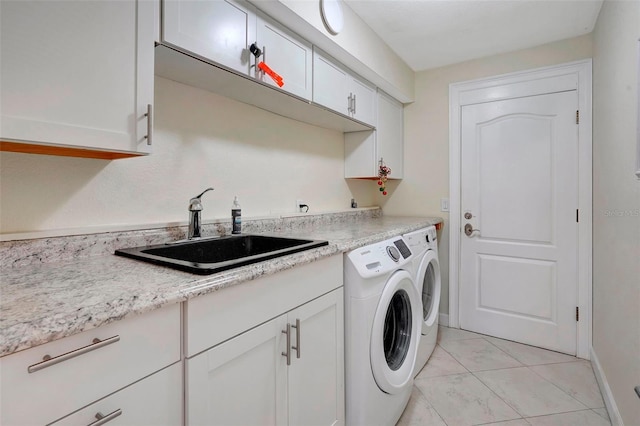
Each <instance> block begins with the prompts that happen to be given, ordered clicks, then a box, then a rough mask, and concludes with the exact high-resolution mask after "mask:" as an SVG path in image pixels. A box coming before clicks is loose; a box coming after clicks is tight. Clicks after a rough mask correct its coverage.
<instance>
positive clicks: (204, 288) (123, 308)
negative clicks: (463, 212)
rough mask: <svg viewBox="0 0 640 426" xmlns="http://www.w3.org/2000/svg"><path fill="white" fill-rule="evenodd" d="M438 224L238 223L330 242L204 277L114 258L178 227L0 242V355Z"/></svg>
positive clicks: (325, 218) (371, 220) (372, 215)
mask: <svg viewBox="0 0 640 426" xmlns="http://www.w3.org/2000/svg"><path fill="white" fill-rule="evenodd" d="M441 221H442V219H441V218H425V217H388V216H381V215H380V211H379V210H378V209H368V210H367V209H362V210H360V209H359V210H358V211H354V212H353V213H351V212H350V213H349V214H341V213H340V214H328V215H315V216H311V215H309V216H295V217H289V218H278V219H265V220H260V221H246V222H245V223H244V224H243V226H244V229H243V231H245V233H254V234H255V233H260V234H270V235H277V236H289V237H297V238H310V239H320V240H327V241H329V245H328V246H325V247H320V248H317V249H313V250H307V251H304V252H300V253H295V254H292V255H288V256H283V257H279V258H276V259H272V260H268V261H264V262H259V263H255V264H253V265H248V266H244V267H240V268H236V269H232V270H228V271H224V272H220V273H217V274H212V275H207V276H201V275H194V274H190V273H187V272H181V271H178V270H174V269H170V268H167V267H163V266H156V265H152V264H149V263H145V262H142V261H138V260H133V259H127V258H123V257H118V256H115V255H113V251H114V250H115V249H116V248H123V247H134V246H143V245H149V244H159V243H164V242H167V241H172V240H176V239H179V238H183V235H184V229H181V228H171V229H162V230H145V231H129V232H126V233H105V234H93V235H83V236H75V237H59V238H48V239H43V240H28V241H8V242H2V243H0V259H1V260H0V262H2V263H1V264H0V268H1V272H2V277H1V281H0V356H4V355H8V354H11V353H13V352H16V351H20V350H24V349H28V348H30V347H33V346H36V345H40V344H43V343H47V342H49V341H52V340H56V339H59V338H62V337H66V336H70V335H73V334H76V333H79V332H81V331H84V330H88V329H91V328H94V327H99V326H101V325H104V324H108V323H110V322H113V321H117V320H119V319H122V318H125V317H127V316H131V315H136V314H140V313H144V312H148V311H151V310H153V309H157V308H160V307H162V306H165V305H168V304H171V303H179V302H182V301H185V300H188V299H190V298H193V297H197V296H200V295H203V294H207V293H211V292H214V291H218V290H220V289H223V288H226V287H229V286H233V285H237V284H240V283H242V282H246V281H249V280H253V279H255V278H258V277H260V276H263V275H270V274H274V273H276V272H278V271H282V270H286V269H289V268H293V267H295V266H296V265H302V264H306V263H310V262H313V261H315V260H318V259H321V258H324V257H328V256H331V255H335V254H339V253H342V252H346V251H349V250H353V249H355V248H358V247H362V246H364V245H367V244H371V243H374V242H378V241H382V240H384V239H387V238H391V237H394V236H397V235H401V234H403V233H406V232H410V231H413V230H417V229H420V228H424V227H426V226H429V225H434V224H436V223H439V222H441ZM227 227H228V224H225V223H218V224H210V225H206V226H205V230H204V231H203V235H205V236H206V235H214V234H225V233H228V230H227V229H226V228H227ZM207 231H208V233H207Z"/></svg>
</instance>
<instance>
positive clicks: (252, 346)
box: [186, 315, 287, 426]
mask: <svg viewBox="0 0 640 426" xmlns="http://www.w3.org/2000/svg"><path fill="white" fill-rule="evenodd" d="M286 325H287V321H286V315H282V316H280V317H278V318H275V319H273V320H271V321H269V322H267V323H265V324H262V325H260V326H258V327H256V328H254V329H252V330H249V331H247V332H245V333H243V334H241V335H239V336H237V337H234V338H233V339H231V340H228V341H226V342H224V343H221V344H220V345H218V346H216V347H214V348H212V349H209V350H208V351H205V352H203V353H201V354H199V355H196V356H194V357H193V358H191V359H188V360H187V361H186V380H187V383H186V392H187V393H186V395H187V407H186V410H187V424H188V425H206V426H212V425H275V424H287V419H286V416H287V413H286V404H287V396H286V395H287V390H286V387H287V383H286V378H287V375H286V368H287V364H286V358H285V357H284V356H283V355H282V352H284V351H285V350H286V347H285V346H286V338H285V335H284V334H283V333H282V331H283V330H285V329H286Z"/></svg>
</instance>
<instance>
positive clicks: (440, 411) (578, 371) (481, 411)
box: [397, 327, 611, 426]
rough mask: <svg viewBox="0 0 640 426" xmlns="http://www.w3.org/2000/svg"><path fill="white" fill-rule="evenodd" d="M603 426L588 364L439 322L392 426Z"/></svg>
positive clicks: (606, 421) (604, 420) (599, 400)
mask: <svg viewBox="0 0 640 426" xmlns="http://www.w3.org/2000/svg"><path fill="white" fill-rule="evenodd" d="M480 424H482V425H487V424H488V425H504V426H531V425H533V426H574V425H575V426H607V425H610V424H611V423H610V421H609V416H608V415H607V410H606V408H604V402H603V400H602V396H601V395H600V390H599V389H598V385H597V383H596V379H595V376H594V374H593V370H592V368H591V363H590V362H588V361H585V360H581V359H579V358H575V357H571V356H568V355H563V354H560V353H557V352H552V351H547V350H544V349H540V348H535V347H532V346H527V345H522V344H520V343H514V342H510V341H507V340H502V339H496V338H494V337H489V336H484V335H481V334H476V333H470V332H468V331H463V330H458V329H453V328H448V327H440V329H439V332H438V345H437V346H436V348H435V350H434V351H433V354H432V355H431V358H430V359H429V362H428V363H427V365H426V366H425V367H424V368H423V369H422V371H421V372H420V374H418V376H417V377H416V380H415V385H414V387H413V393H412V394H411V399H410V400H409V405H407V408H406V409H405V411H404V413H403V414H402V417H401V418H400V420H399V421H398V424H397V426H431V425H447V426H454V425H455V426H457V425H480Z"/></svg>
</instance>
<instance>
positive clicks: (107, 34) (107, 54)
mask: <svg viewBox="0 0 640 426" xmlns="http://www.w3.org/2000/svg"><path fill="white" fill-rule="evenodd" d="M0 11H1V13H0V16H1V18H0V19H1V25H0V29H1V30H0V37H1V39H2V51H1V58H0V62H1V64H2V65H1V73H0V74H1V76H2V77H1V80H0V91H1V92H2V99H1V105H0V111H1V116H0V118H1V123H0V124H1V126H0V129H1V130H0V139H1V140H2V150H9V151H18V152H34V153H47V154H56V155H71V156H83V157H94V158H122V157H127V156H132V155H140V154H145V153H148V152H150V151H151V146H150V143H151V139H152V138H151V131H152V129H151V126H152V120H151V117H152V115H151V114H149V115H147V113H148V112H150V110H151V109H152V105H153V67H154V43H153V39H154V35H153V28H154V23H153V17H154V10H153V2H149V1H142V0H141V1H135V0H123V1H106V0H99V1H45V2H32V1H2V2H1V3H0Z"/></svg>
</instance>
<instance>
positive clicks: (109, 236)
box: [0, 207, 382, 270]
mask: <svg viewBox="0 0 640 426" xmlns="http://www.w3.org/2000/svg"><path fill="white" fill-rule="evenodd" d="M380 216H382V210H381V209H380V208H379V207H369V208H367V207H365V208H359V209H353V210H349V211H341V212H335V213H318V214H293V215H289V216H287V215H282V216H278V217H272V218H255V219H252V218H243V223H242V231H243V233H244V234H252V233H266V232H283V231H285V232H287V231H289V232H296V231H299V230H301V231H303V230H309V229H315V228H317V227H320V226H326V225H336V224H337V223H345V222H349V221H356V220H362V219H370V218H377V217H380ZM187 230H188V226H186V225H183V226H169V227H165V228H152V229H140V230H133V231H112V232H100V233H93V234H85V235H72V236H61V237H49V238H36V239H27V240H14V241H0V270H2V269H5V268H13V267H24V266H30V265H37V264H42V263H49V262H61V261H67V260H73V259H82V258H86V257H91V256H104V255H107V254H113V253H114V252H115V251H116V249H122V248H130V247H141V246H148V245H153V244H163V243H166V242H169V241H177V240H181V239H185V238H186V237H187ZM230 234H231V220H230V219H228V220H214V221H210V222H205V223H203V224H202V235H203V236H204V237H208V236H223V235H230Z"/></svg>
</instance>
